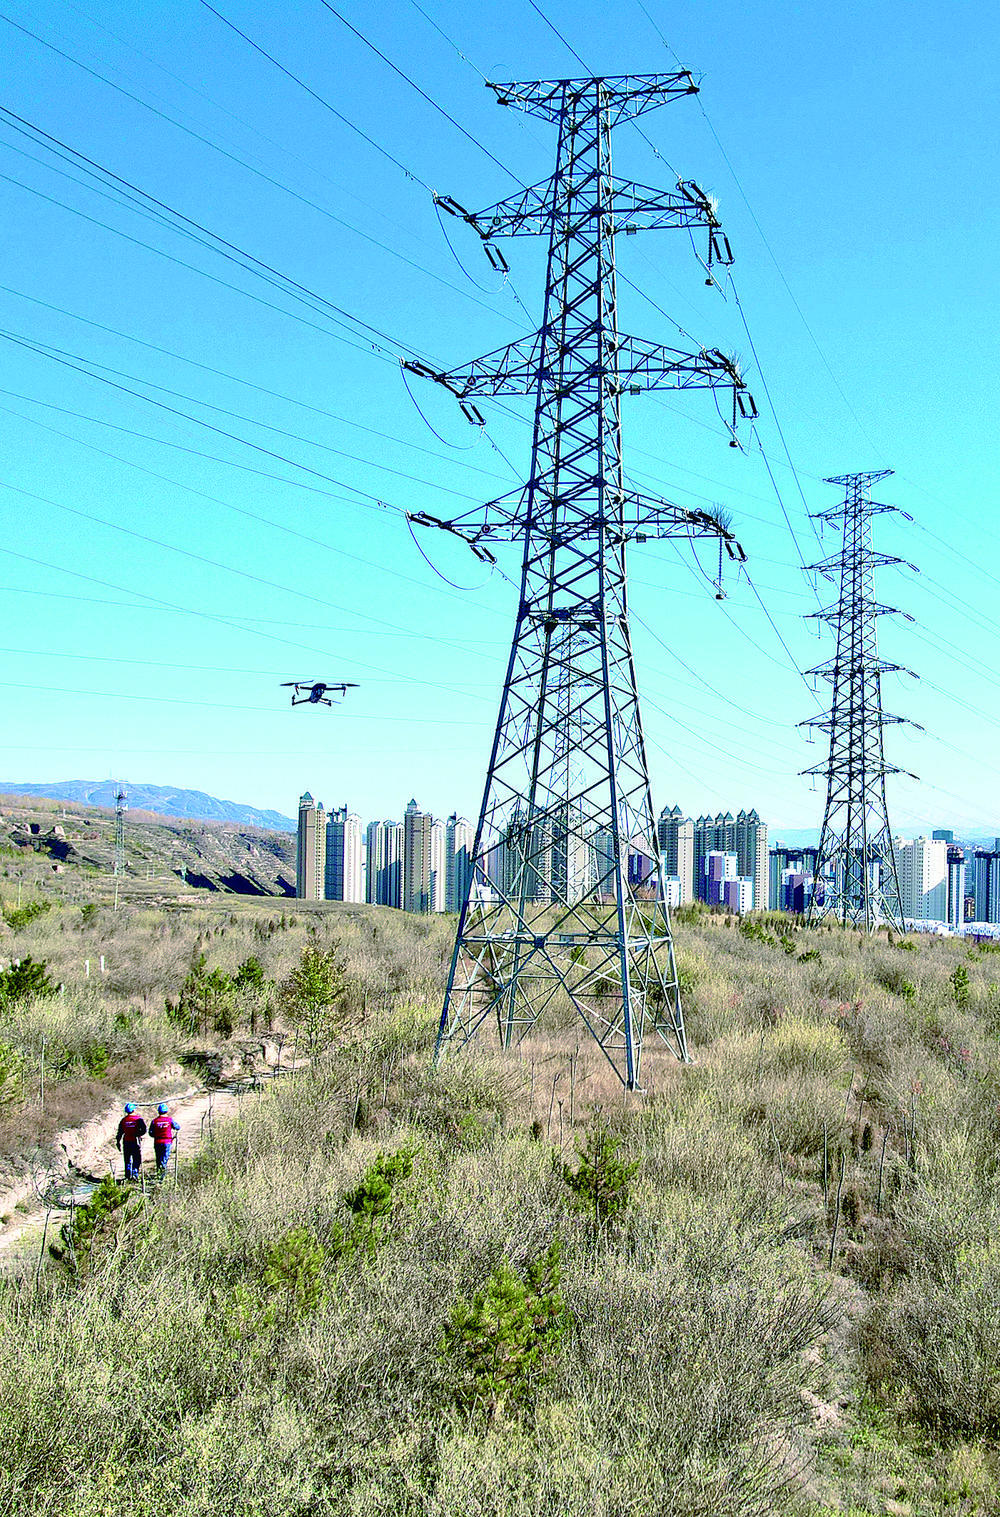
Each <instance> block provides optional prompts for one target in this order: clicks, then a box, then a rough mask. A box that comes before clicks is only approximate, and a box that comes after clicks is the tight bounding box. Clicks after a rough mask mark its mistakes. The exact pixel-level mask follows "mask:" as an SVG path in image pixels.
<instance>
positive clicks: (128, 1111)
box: [115, 1101, 146, 1180]
mask: <svg viewBox="0 0 1000 1517" xmlns="http://www.w3.org/2000/svg"><path fill="white" fill-rule="evenodd" d="M145 1134H146V1124H145V1122H144V1121H143V1119H142V1118H141V1117H140V1115H139V1113H138V1112H137V1111H136V1109H135V1107H134V1105H133V1104H132V1102H131V1101H126V1102H125V1115H124V1116H123V1117H122V1119H121V1121H120V1122H119V1124H118V1134H117V1136H116V1138H115V1146H116V1148H117V1149H118V1152H119V1153H122V1154H124V1156H125V1178H126V1180H138V1178H139V1171H140V1170H141V1168H142V1139H143V1138H144V1137H145Z"/></svg>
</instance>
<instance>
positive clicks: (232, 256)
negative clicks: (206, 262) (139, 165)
mask: <svg viewBox="0 0 1000 1517" xmlns="http://www.w3.org/2000/svg"><path fill="white" fill-rule="evenodd" d="M0 115H2V116H3V117H4V118H5V120H6V121H7V122H8V124H10V125H13V126H14V128H15V130H17V131H21V132H22V133H23V135H25V136H30V137H31V138H32V140H34V141H36V142H38V143H39V144H40V145H41V146H44V147H46V148H48V149H49V150H50V151H55V150H56V149H61V150H62V153H64V154H67V153H68V154H69V155H70V156H71V159H72V161H73V162H74V164H75V165H77V166H79V167H82V168H83V170H84V172H85V173H87V174H89V175H92V176H102V178H101V180H100V182H101V183H103V184H107V183H108V182H109V181H110V185H111V188H113V189H116V190H117V191H118V192H119V193H120V194H121V195H122V198H123V199H124V200H125V201H126V203H130V202H131V201H133V200H134V198H135V197H138V199H139V202H140V206H141V207H143V208H147V207H149V206H152V207H153V208H154V209H155V210H156V211H157V212H159V213H162V214H164V215H166V216H168V217H170V218H172V221H171V225H172V226H173V229H174V230H176V231H179V232H180V233H181V234H182V235H183V236H185V237H188V238H190V240H192V241H194V242H196V243H198V244H199V246H202V247H204V246H209V247H210V250H211V251H212V252H214V253H216V254H218V255H219V256H220V257H222V258H225V259H227V260H228V261H229V262H231V263H235V264H237V266H238V267H240V268H242V269H244V270H246V272H248V273H251V274H253V275H254V276H255V277H257V278H259V279H262V280H264V282H265V283H266V284H270V285H273V286H275V287H276V288H279V289H281V290H282V292H283V293H285V294H287V295H290V296H291V297H292V299H294V300H300V299H302V298H303V297H305V298H306V302H307V303H312V302H314V303H315V305H314V306H312V307H311V308H313V309H315V306H317V305H318V306H319V307H320V308H321V309H324V310H327V311H330V312H332V313H333V315H334V317H336V318H339V320H340V321H342V322H343V321H346V322H349V323H351V324H352V331H351V335H352V336H355V337H357V336H360V335H361V333H364V334H365V336H366V340H367V341H371V339H372V338H377V339H379V341H381V342H384V343H387V344H389V345H390V347H395V348H396V349H399V348H400V346H401V344H400V343H399V341H398V339H396V338H394V337H392V336H391V335H390V334H389V333H388V332H385V331H383V329H382V328H381V327H376V326H374V325H373V324H372V323H371V322H368V321H365V320H364V319H363V318H362V317H360V316H356V315H355V314H354V313H353V312H352V311H348V310H347V309H346V308H345V307H343V306H341V305H338V304H337V303H336V302H335V301H332V300H328V299H327V297H326V296H325V295H320V294H319V293H318V292H317V291H316V290H312V289H310V288H309V286H308V285H304V284H302V283H301V281H299V280H297V279H294V278H293V277H292V276H291V275H290V274H285V273H283V272H282V271H281V270H280V269H277V268H275V267H274V265H273V264H269V263H267V262H265V261H264V260H263V259H261V258H258V257H257V256H256V255H255V254H253V253H250V252H248V251H247V250H246V248H243V247H241V246H240V245H239V244H238V243H235V242H232V241H230V239H229V238H227V237H223V236H222V234H221V233H219V232H214V231H212V229H211V228H210V227H207V226H205V225H204V223H202V222H200V221H196V220H195V219H194V218H193V217H190V216H187V215H185V214H184V212H183V211H178V210H177V209H176V208H175V207H174V206H171V205H169V204H168V203H167V202H166V201H165V200H160V199H159V198H158V197H157V196H156V195H151V194H150V193H149V191H148V190H144V189H142V188H141V187H140V186H139V185H136V184H133V183H132V181H131V180H129V179H125V178H123V177H122V176H121V175H120V174H116V173H115V172H114V170H113V169H109V168H107V167H106V166H105V165H104V164H101V163H98V162H97V160H96V159H93V158H90V157H88V156H87V154H86V153H81V152H80V151H79V150H78V149H77V148H74V147H71V146H70V145H69V143H67V142H64V141H63V140H62V138H60V137H55V136H53V135H52V134H51V133H49V132H46V131H44V130H43V129H42V128H41V127H39V126H36V125H35V123H34V122H32V121H28V120H27V119H26V118H25V117H23V116H19V115H17V113H16V112H14V111H10V110H8V109H7V107H6V106H0ZM204 238H208V239H209V242H208V244H206V243H205V242H204V240H203V239H204ZM353 327H358V328H360V329H361V333H359V332H355V331H353Z"/></svg>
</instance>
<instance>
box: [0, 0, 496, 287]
mask: <svg viewBox="0 0 1000 1517" xmlns="http://www.w3.org/2000/svg"><path fill="white" fill-rule="evenodd" d="M203 3H206V4H207V0H203ZM207 8H208V9H209V10H212V7H211V6H207ZM213 14H215V15H217V16H218V17H219V19H220V20H222V21H225V19H226V18H225V17H224V16H222V15H221V13H220V12H218V11H214V12H213ZM0 19H2V20H4V21H7V22H8V24H9V25H10V26H13V27H15V28H16V29H17V30H18V31H20V32H23V33H24V34H25V35H26V36H28V37H31V38H32V40H33V41H35V42H38V43H40V44H41V46H42V47H46V48H49V49H50V50H51V51H52V52H54V53H56V54H57V55H58V56H59V57H60V58H63V59H64V60H65V61H66V62H68V63H72V64H74V65H75V66H76V67H77V68H80V69H82V70H83V71H84V72H85V73H87V74H90V75H91V76H92V77H93V78H95V79H98V80H99V81H100V82H101V83H102V84H106V85H107V86H108V87H109V88H110V89H113V90H115V91H117V92H118V93H119V94H121V95H124V96H125V98H126V99H128V100H131V101H133V102H134V103H135V104H136V105H139V106H141V107H142V108H143V109H144V110H148V111H150V112H152V114H153V115H155V116H158V117H160V119H161V120H163V121H166V122H167V123H168V124H169V125H170V126H174V127H176V128H177V130H178V131H181V132H185V133H186V134H187V135H188V136H190V137H193V138H194V139H195V140H196V141H197V142H200V143H202V144H203V146H205V147H208V148H210V149H211V150H212V151H213V152H216V153H219V154H220V155H221V156H222V157H224V158H226V159H228V160H229V161H230V162H232V163H235V164H237V165H238V166H239V167H240V168H242V169H245V170H246V171H247V173H250V174H254V175H256V177H257V178H258V179H262V180H264V181H265V183H267V184H270V185H272V186H273V187H274V188H275V189H279V190H281V191H283V192H284V193H285V194H286V195H291V196H292V197H293V199H295V200H298V201H300V202H301V203H302V204H303V205H307V206H309V207H310V209H312V210H314V211H317V212H319V214H320V215H321V216H326V217H327V218H328V219H329V220H331V221H333V222H335V223H336V224H337V225H338V226H342V227H343V228H344V229H345V230H346V231H348V232H351V233H353V234H354V235H355V236H357V237H360V238H362V239H363V240H364V241H366V242H370V243H372V244H374V245H375V246H376V247H379V248H381V249H382V251H383V252H386V253H388V254H390V255H391V256H392V257H393V258H398V259H399V260H400V261H401V262H403V263H406V264H408V265H409V266H410V267H411V268H414V269H417V270H419V272H420V273H422V274H425V275H426V276H427V277H428V278H429V279H433V280H435V281H436V282H437V283H438V284H442V285H444V286H445V287H446V288H447V289H450V290H453V291H454V292H455V293H456V294H458V295H460V296H462V297H463V299H467V300H471V301H473V302H474V304H476V305H481V306H482V307H483V309H484V310H490V311H493V313H494V314H496V312H495V309H494V307H492V306H487V305H486V304H485V303H484V302H483V301H479V300H476V298H475V296H474V295H470V294H469V292H468V291H467V290H464V289H462V288H461V286H459V285H456V284H453V283H452V281H451V280H449V279H445V277H444V276H443V275H441V274H436V273H435V272H434V271H433V270H432V269H428V268H427V267H426V266H425V265H424V264H421V263H419V262H417V261H416V260H415V259H412V258H409V257H408V256H407V255H406V254H404V253H401V252H400V251H399V249H398V248H394V247H392V245H391V244H389V243H387V242H384V241H382V240H381V239H380V238H377V237H375V236H374V235H373V234H372V233H370V232H366V231H364V230H363V229H362V228H361V227H358V226H355V225H354V223H353V222H350V221H348V220H346V218H345V217H343V216H338V215H337V214H336V213H335V212H333V211H331V210H330V209H329V207H327V206H324V205H321V204H320V203H319V202H318V201H315V200H313V199H311V198H310V197H309V196H308V195H303V194H302V193H301V192H300V191H299V190H295V189H293V188H292V187H291V185H288V184H285V183H284V181H283V180H280V179H276V178H275V177H274V176H273V175H272V174H268V173H267V172H265V170H263V169H261V168H257V167H255V166H254V165H253V164H252V163H248V162H247V161H246V160H245V159H244V158H241V157H240V156H239V155H238V154H236V153H233V152H230V151H229V150H228V149H226V148H223V147H221V146H220V144H219V143H217V142H213V141H212V139H211V138H209V137H205V136H203V135H202V133H200V132H196V131H195V130H194V129H193V128H192V127H189V126H185V125H184V123H183V122H182V121H178V120H176V118H175V117H173V116H171V115H169V114H168V113H167V112H165V111H162V110H160V109H158V108H157V107H156V106H153V105H150V103H149V102H148V101H147V100H144V99H143V98H142V97H141V96H140V95H136V94H133V93H132V92H131V91H130V90H126V89H124V88H123V87H122V86H121V85H119V84H116V83H115V81H114V80H113V79H109V78H108V77H107V76H106V75H105V74H102V73H100V72H99V71H98V70H96V69H92V68H90V67H89V66H88V65H87V64H85V63H83V62H81V60H80V59H79V58H76V57H74V56H73V55H72V54H71V53H67V52H65V51H63V49H61V48H58V47H56V46H55V45H54V44H53V43H51V42H48V41H46V39H45V38H44V37H40V36H38V34H37V33H35V32H32V31H29V29H28V28H27V27H24V26H20V25H19V24H18V23H17V22H16V21H14V20H12V19H11V17H9V16H6V15H3V14H2V13H0ZM94 24H95V25H96V24H98V23H94ZM226 25H227V26H232V23H231V22H228V21H226ZM232 29H233V30H234V31H238V28H236V27H233V28H232ZM243 35H244V34H243V33H242V32H241V33H240V36H243ZM245 40H246V41H248V42H249V41H250V39H249V38H246V39H245ZM250 45H251V46H255V45H256V44H254V43H252V42H251V44H250ZM258 51H262V49H258ZM140 56H143V55H142V54H140ZM265 56H266V57H268V58H269V61H270V62H272V63H274V64H275V66H276V67H277V68H281V67H282V66H281V65H280V64H279V63H277V61H276V60H275V59H273V58H270V55H268V54H265ZM282 71H283V72H285V73H287V72H288V71H287V70H282ZM291 77H293V78H294V76H291ZM296 83H299V84H302V81H301V80H296ZM188 88H191V86H188ZM302 88H303V89H308V86H307V85H305V84H302ZM309 93H310V94H312V93H314V92H313V91H309ZM204 98H206V99H207V98H208V97H207V96H205V97H204ZM315 98H317V99H319V98H320V97H319V96H316V97H315ZM321 103H322V104H324V105H327V108H328V109H330V110H331V111H334V108H333V107H332V106H329V105H328V103H327V102H325V101H321ZM219 109H220V110H221V109H224V108H223V107H221V106H220V107H219ZM227 114H231V113H227ZM334 114H335V115H337V116H338V118H339V119H340V120H342V121H343V122H344V123H345V124H346V125H347V126H350V127H351V128H352V129H353V130H356V131H358V132H359V133H360V135H361V136H363V137H365V139H366V141H369V142H371V144H372V146H373V147H375V148H377V149H378V151H379V152H382V153H383V154H384V155H385V156H386V157H388V158H390V159H391V161H392V162H393V163H394V164H396V166H397V167H399V168H402V169H403V172H404V173H405V174H406V176H407V178H410V179H415V180H416V182H417V183H420V184H423V181H422V180H420V179H419V177H418V176H416V175H414V174H413V173H412V171H410V170H408V169H406V168H405V167H404V166H403V165H402V164H400V163H399V161H398V160H397V159H395V158H393V156H392V154H390V153H388V152H387V150H386V149H383V148H381V147H380V146H379V144H378V143H376V142H374V140H373V139H371V138H369V137H367V135H366V134H365V133H363V132H360V128H357V127H355V126H354V123H353V122H351V121H349V120H348V118H347V117H344V116H340V113H339V112H337V111H334ZM234 119H237V120H238V119H239V118H234ZM251 130H256V129H255V128H251ZM261 135H263V134H261ZM264 140H265V141H270V140H271V139H269V138H267V137H265V138H264ZM275 145H277V144H275ZM282 151H287V150H285V149H283V150H282ZM331 182H332V181H331ZM424 187H425V188H427V189H428V190H430V187H429V186H424ZM347 193H348V194H351V193H352V192H351V191H350V190H348V192H347ZM431 193H433V192H432V191H431ZM355 198H358V197H355ZM361 203H362V204H366V202H364V201H361ZM369 209H371V207H369Z"/></svg>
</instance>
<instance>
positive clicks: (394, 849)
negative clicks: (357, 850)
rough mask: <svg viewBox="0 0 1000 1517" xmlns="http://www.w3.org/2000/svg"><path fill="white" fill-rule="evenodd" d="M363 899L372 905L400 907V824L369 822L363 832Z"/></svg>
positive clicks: (401, 880)
mask: <svg viewBox="0 0 1000 1517" xmlns="http://www.w3.org/2000/svg"><path fill="white" fill-rule="evenodd" d="M366 843H367V859H366V864H365V873H366V890H365V896H366V899H367V900H368V901H369V902H370V903H371V904H372V905H373V906H395V907H397V908H399V907H401V906H402V904H403V824H402V822H391V821H387V822H369V824H368V831H367V833H366Z"/></svg>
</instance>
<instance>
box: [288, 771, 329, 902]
mask: <svg viewBox="0 0 1000 1517" xmlns="http://www.w3.org/2000/svg"><path fill="white" fill-rule="evenodd" d="M295 894H296V896H297V897H298V899H299V900H300V901H322V900H324V899H325V898H326V812H325V811H324V810H323V803H322V801H314V800H313V798H312V796H311V795H310V794H309V792H308V790H307V791H306V793H305V795H303V796H302V797H301V799H300V801H299V827H298V837H297V840H296V849H295Z"/></svg>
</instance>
